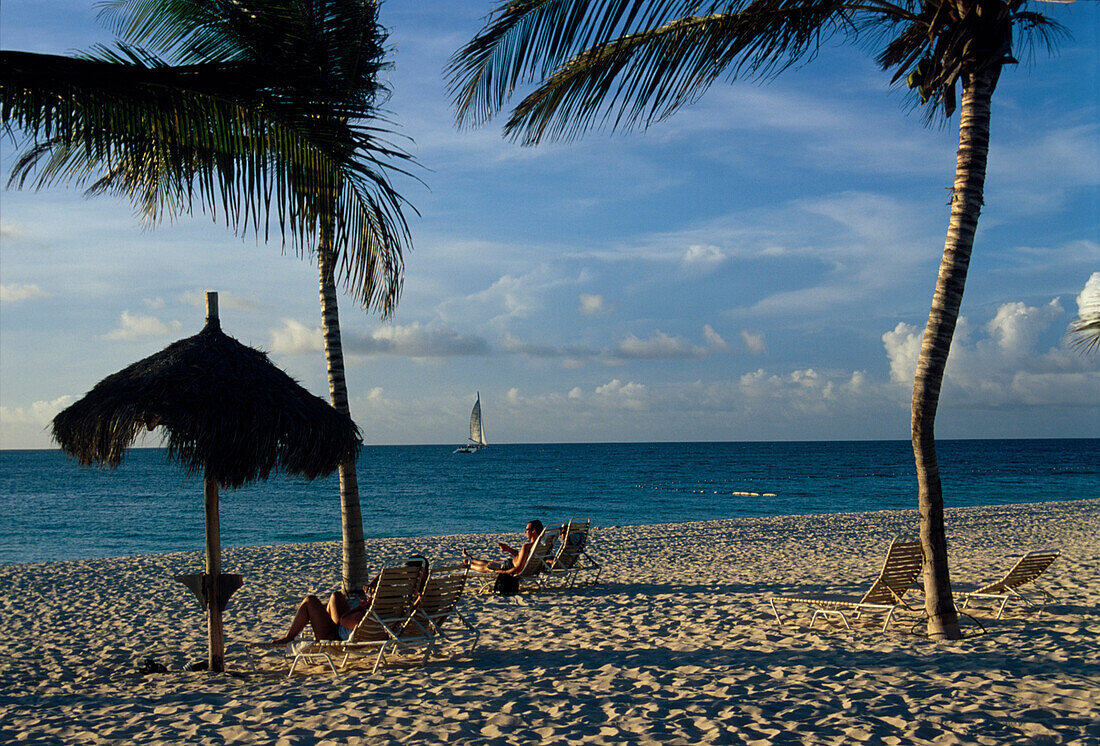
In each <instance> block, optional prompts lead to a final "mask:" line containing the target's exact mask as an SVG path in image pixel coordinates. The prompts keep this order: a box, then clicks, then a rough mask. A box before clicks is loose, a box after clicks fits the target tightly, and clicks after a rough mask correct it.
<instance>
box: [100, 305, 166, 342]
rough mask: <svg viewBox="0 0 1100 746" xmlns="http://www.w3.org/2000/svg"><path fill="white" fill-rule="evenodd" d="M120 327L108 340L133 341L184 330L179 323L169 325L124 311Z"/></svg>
mask: <svg viewBox="0 0 1100 746" xmlns="http://www.w3.org/2000/svg"><path fill="white" fill-rule="evenodd" d="M119 324H120V325H119V327H118V328H117V329H112V330H111V331H109V332H107V334H105V335H104V336H105V337H106V338H107V339H119V340H131V339H141V338H142V337H161V336H164V335H167V334H170V333H172V332H177V331H179V330H180V329H181V328H183V324H181V323H180V322H178V321H170V322H168V323H167V324H166V323H164V322H163V321H161V320H160V319H158V318H157V317H155V316H144V315H142V314H137V313H130V312H129V311H123V312H122V315H121V317H120V320H119Z"/></svg>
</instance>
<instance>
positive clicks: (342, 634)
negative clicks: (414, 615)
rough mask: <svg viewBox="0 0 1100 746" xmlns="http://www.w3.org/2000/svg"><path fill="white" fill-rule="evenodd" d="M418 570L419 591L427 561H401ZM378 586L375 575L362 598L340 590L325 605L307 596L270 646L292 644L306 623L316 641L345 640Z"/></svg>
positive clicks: (426, 575) (411, 558) (418, 559)
mask: <svg viewBox="0 0 1100 746" xmlns="http://www.w3.org/2000/svg"><path fill="white" fill-rule="evenodd" d="M416 566H419V567H421V568H422V572H421V577H420V588H421V589H423V587H424V581H425V580H427V579H428V560H426V559H425V558H424V557H421V556H420V555H418V554H417V555H413V556H412V557H410V558H409V559H408V561H406V562H405V567H416ZM376 585H378V576H377V575H375V576H374V578H373V579H372V580H371V581H370V582H369V583H367V584H366V585H365V586H363V597H362V598H357V599H355V600H354V603H353V602H352V601H349V600H348V597H347V596H345V595H344V594H343V593H342V592H341V591H333V592H332V595H331V596H329V599H328V604H327V605H324V606H323V605H321V599H319V598H317V597H316V596H313V595H310V596H306V597H305V598H304V599H302V603H301V604H299V605H298V610H297V611H296V612H295V613H294V618H293V619H292V620H291V621H290V629H288V630H287V632H286V634H285V635H283V636H282V637H277V638H275V639H274V640H272V641H271V642H272V644H275V645H285V644H287V643H290V642H294V640H295V639H297V637H298V635H299V634H301V632H302V630H304V629H305V628H306V625H307V624H308V625H309V626H310V627H312V628H313V635H314V636H315V637H316V638H317V639H318V640H346V639H348V638H349V637H350V636H351V632H352V630H354V629H355V627H356V625H358V624H359V620H361V619H362V618H363V614H365V613H366V612H367V609H369V608H370V604H371V598H372V597H373V596H374V588H375V586H376Z"/></svg>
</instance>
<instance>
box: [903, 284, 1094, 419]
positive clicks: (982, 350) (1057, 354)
mask: <svg viewBox="0 0 1100 746" xmlns="http://www.w3.org/2000/svg"><path fill="white" fill-rule="evenodd" d="M1064 313H1065V312H1064V309H1063V308H1062V305H1061V303H1060V302H1059V300H1058V299H1057V298H1055V299H1053V300H1052V301H1050V303H1048V304H1046V305H1045V306H1028V305H1026V304H1025V303H1020V302H1009V303H1003V304H1001V306H1000V307H998V308H997V310H996V312H995V313H994V315H993V318H992V319H990V321H989V322H988V323H986V324H985V325H984V326H981V327H971V326H970V325H969V324H967V323H966V319H965V318H960V319H959V326H958V331H957V332H956V334H955V338H954V340H953V341H952V344H951V352H950V356H949V357H948V360H947V369H946V370H945V371H944V392H945V393H947V392H954V394H956V395H961V396H963V397H964V398H965V401H966V402H967V404H969V405H971V406H980V407H1004V406H1018V405H1038V404H1064V405H1077V406H1085V407H1093V406H1096V392H1097V391H1098V390H1100V371H1097V370H1095V369H1094V368H1090V367H1089V365H1088V363H1087V361H1085V360H1084V359H1082V358H1081V357H1080V356H1074V355H1072V354H1069V353H1068V352H1067V350H1066V349H1065V348H1064V347H1053V348H1050V349H1047V350H1043V349H1042V348H1041V344H1040V340H1041V339H1042V336H1043V334H1044V333H1045V332H1046V331H1047V330H1048V329H1050V328H1051V327H1053V326H1055V324H1056V323H1057V322H1058V321H1059V319H1060V318H1062V317H1063V316H1064ZM922 336H923V330H921V329H918V328H917V327H915V326H910V325H908V324H898V325H897V326H896V327H894V329H893V330H891V331H889V332H886V333H885V334H883V335H882V343H883V348H884V350H885V352H886V357H887V360H888V361H889V365H890V380H891V381H893V382H894V383H895V384H898V385H902V386H909V385H911V384H912V382H913V376H914V374H915V373H916V369H917V358H918V356H919V355H920V347H921V341H922Z"/></svg>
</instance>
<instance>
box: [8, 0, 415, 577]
mask: <svg viewBox="0 0 1100 746" xmlns="http://www.w3.org/2000/svg"><path fill="white" fill-rule="evenodd" d="M105 11H106V13H107V15H108V17H109V18H111V19H113V20H114V22H115V24H116V27H117V30H118V31H119V32H120V34H121V35H122V36H123V37H124V38H125V39H126V40H127V41H128V42H130V43H133V44H142V43H148V44H149V45H151V46H152V47H153V48H154V49H157V50H159V51H160V52H161V53H162V54H166V55H170V56H171V64H169V63H168V62H165V61H164V60H163V59H162V58H160V57H157V56H156V55H154V54H152V53H150V52H148V51H146V50H144V49H142V48H139V47H129V46H123V47H121V49H120V50H119V51H115V52H112V51H110V50H104V49H97V50H95V51H94V52H93V53H92V54H90V55H87V56H86V57H85V58H82V59H70V58H65V57H56V56H52V55H27V54H21V53H11V52H4V53H0V68H3V70H4V72H3V73H0V107H2V109H3V118H4V122H5V123H6V124H7V125H8V126H9V127H13V128H16V129H20V130H22V131H23V132H24V133H25V134H29V135H30V136H32V137H33V138H34V142H33V143H32V145H31V146H30V147H29V148H28V149H27V151H26V152H25V153H24V154H23V156H22V158H21V159H20V160H19V161H18V163H17V164H16V168H15V169H14V171H13V175H12V181H13V182H14V183H16V184H17V185H23V184H24V183H25V182H26V181H27V180H28V179H29V178H30V176H31V174H32V172H33V171H34V170H35V169H36V168H38V169H39V170H38V178H37V180H36V181H35V184H36V185H37V186H43V185H47V184H50V183H54V182H57V181H77V182H78V183H87V182H88V181H89V180H92V179H94V181H93V183H92V184H91V187H90V190H89V191H90V192H92V193H98V192H113V193H118V194H121V195H124V196H126V197H128V198H130V199H131V200H132V201H133V202H134V203H135V204H136V205H138V207H139V208H140V210H141V211H142V213H143V214H144V215H145V216H146V217H147V218H149V219H150V220H156V219H158V218H159V217H161V216H162V215H163V214H165V213H168V214H174V213H179V212H190V211H191V209H192V207H193V205H194V204H195V203H196V202H197V203H198V205H199V207H200V208H201V209H203V210H205V211H208V212H210V213H211V214H213V215H215V216H216V215H217V214H218V211H219V209H220V210H221V212H222V213H223V218H224V219H225V220H226V222H227V223H228V224H229V225H230V226H232V227H234V228H235V229H237V230H241V231H247V230H254V231H257V232H259V231H261V230H263V231H264V233H265V235H267V232H268V223H269V221H270V219H271V218H272V216H273V215H274V217H276V218H277V220H278V223H279V227H280V229H281V230H282V234H283V237H284V241H285V240H286V239H287V238H288V237H289V238H290V240H291V242H292V243H293V245H294V246H295V248H296V250H297V251H298V252H299V253H300V254H303V255H313V254H315V255H316V259H317V266H318V273H319V279H320V282H319V285H320V298H321V318H322V328H323V332H324V340H325V359H326V365H327V370H328V380H329V393H330V397H331V401H332V404H333V406H334V407H335V408H336V409H338V410H340V411H341V412H345V413H347V412H348V411H349V406H348V394H347V384H346V381H345V378H344V364H343V351H342V346H341V339H340V324H339V311H338V307H337V292H336V287H337V280H338V279H339V281H340V283H341V284H342V285H343V287H344V288H345V289H346V290H347V291H348V292H350V293H351V294H352V296H353V297H354V298H355V299H356V300H357V301H358V302H360V303H361V304H362V305H363V306H364V308H366V309H367V310H376V311H379V312H380V313H381V314H382V316H383V317H385V316H388V315H390V314H392V312H393V310H394V309H395V307H396V304H397V300H398V297H399V294H400V289H401V280H402V276H403V261H402V254H403V251H404V250H405V249H406V247H407V246H408V245H409V243H410V240H411V239H410V236H409V232H408V227H407V224H406V222H405V219H404V216H403V213H402V208H403V207H404V206H406V205H407V203H406V202H405V200H404V199H403V198H402V197H401V196H400V195H399V194H398V193H397V192H396V191H395V190H394V189H393V187H392V186H391V184H390V181H389V176H388V174H389V173H390V172H394V171H396V172H401V173H406V172H405V171H404V170H403V168H402V167H401V164H402V163H405V162H408V161H409V160H410V157H409V156H408V155H407V154H406V153H405V152H404V151H402V150H401V149H400V148H398V147H396V146H394V145H393V144H391V143H390V142H389V141H388V139H387V138H388V136H389V135H390V129H389V126H390V125H389V122H388V121H387V120H386V119H385V118H384V117H383V116H382V110H381V109H380V106H381V102H382V101H383V100H384V98H385V97H386V95H387V94H388V90H387V89H386V87H385V85H384V84H383V83H382V82H381V81H380V80H379V77H378V76H379V72H380V71H382V70H384V69H385V68H386V66H387V63H386V61H385V54H386V50H385V47H384V44H385V39H386V34H385V31H384V30H383V29H382V28H381V26H379V25H378V20H377V14H378V4H377V2H374V1H373V0H265V1H264V2H262V3H256V4H255V5H254V6H252V7H248V6H246V5H245V4H244V3H242V2H239V1H238V0H111V2H108V3H105ZM12 62H14V63H19V66H17V67H15V68H14V69H13V68H11V67H9V65H8V63H12ZM273 211H274V212H273ZM339 472H340V505H341V525H342V531H343V557H342V574H343V582H344V586H345V587H346V588H354V587H359V586H362V585H363V583H364V582H365V581H366V556H365V548H364V541H363V523H362V515H361V510H360V505H359V491H358V483H357V480H356V474H355V461H354V458H349V459H346V460H345V462H344V463H342V464H341V465H340V469H339Z"/></svg>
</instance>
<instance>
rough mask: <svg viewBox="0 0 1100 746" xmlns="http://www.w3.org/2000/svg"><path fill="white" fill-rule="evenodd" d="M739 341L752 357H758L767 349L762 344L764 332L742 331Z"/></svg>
mask: <svg viewBox="0 0 1100 746" xmlns="http://www.w3.org/2000/svg"><path fill="white" fill-rule="evenodd" d="M741 341H742V342H744V343H745V348H746V349H748V351H749V352H751V353H752V354H754V355H760V354H762V353H764V352H766V351H767V349H768V348H767V345H765V343H764V332H750V331H749V330H748V329H742V330H741Z"/></svg>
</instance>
